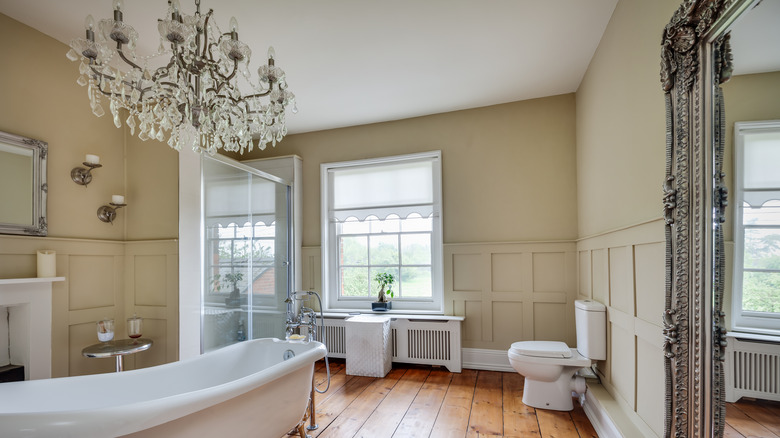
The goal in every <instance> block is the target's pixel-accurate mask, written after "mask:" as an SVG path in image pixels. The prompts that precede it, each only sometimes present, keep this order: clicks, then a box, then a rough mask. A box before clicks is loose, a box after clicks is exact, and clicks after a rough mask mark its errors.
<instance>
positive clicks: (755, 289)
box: [742, 272, 780, 313]
mask: <svg viewBox="0 0 780 438" xmlns="http://www.w3.org/2000/svg"><path fill="white" fill-rule="evenodd" d="M742 309H743V310H752V311H755V312H772V313H780V273H777V272H745V273H744V277H743V281H742Z"/></svg>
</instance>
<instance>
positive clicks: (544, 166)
mask: <svg viewBox="0 0 780 438" xmlns="http://www.w3.org/2000/svg"><path fill="white" fill-rule="evenodd" d="M302 110H305V109H302ZM290 117H294V115H293V116H290ZM574 140H575V137H574V95H572V94H566V95H561V96H554V97H547V98H543V99H534V100H527V101H522V102H514V103H509V104H504V105H495V106H490V107H485V108H477V109H471V110H465V111H456V112H451V113H446V114H436V115H432V116H426V117H418V118H413V119H406V120H400V121H395V122H386V123H378V124H372V125H363V126H356V127H351V128H343V129H334V130H329V131H319V132H312V133H306V134H298V135H290V136H288V137H287V138H285V139H284V141H283V142H282V143H281V144H279V145H277V146H276V148H271V147H268V148H267V149H266V150H265V151H257V150H256V151H254V152H253V153H251V154H248V155H246V154H245V156H244V157H242V159H253V158H267V157H272V156H282V155H290V154H296V155H299V156H301V157H302V158H303V181H304V183H303V245H304V246H318V245H319V244H320V222H319V221H320V184H319V180H320V164H321V163H328V162H337V161H348V160H358V159H363V158H371V157H382V156H390V155H399V154H408V153H413V152H422V151H431V150H441V151H442V174H443V176H442V180H443V181H442V184H443V190H442V192H443V197H444V199H443V203H444V214H443V227H444V229H443V232H444V243H475V242H514V241H539V240H566V239H574V238H576V236H577V219H576V218H577V209H576V190H577V189H576V178H575V174H576V169H575V163H576V153H575V149H574ZM499 213H500V214H499Z"/></svg>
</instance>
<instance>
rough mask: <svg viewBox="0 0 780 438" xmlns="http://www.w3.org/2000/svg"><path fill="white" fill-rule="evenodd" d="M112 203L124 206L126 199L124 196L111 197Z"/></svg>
mask: <svg viewBox="0 0 780 438" xmlns="http://www.w3.org/2000/svg"><path fill="white" fill-rule="evenodd" d="M111 203H112V204H124V203H125V197H124V196H122V195H111Z"/></svg>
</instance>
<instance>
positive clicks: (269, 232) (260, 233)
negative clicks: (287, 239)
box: [255, 223, 276, 237]
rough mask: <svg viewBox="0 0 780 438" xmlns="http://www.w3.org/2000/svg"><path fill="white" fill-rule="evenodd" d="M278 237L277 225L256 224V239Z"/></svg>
mask: <svg viewBox="0 0 780 438" xmlns="http://www.w3.org/2000/svg"><path fill="white" fill-rule="evenodd" d="M275 235H276V223H272V224H271V225H266V224H264V223H258V224H255V237H274V236H275Z"/></svg>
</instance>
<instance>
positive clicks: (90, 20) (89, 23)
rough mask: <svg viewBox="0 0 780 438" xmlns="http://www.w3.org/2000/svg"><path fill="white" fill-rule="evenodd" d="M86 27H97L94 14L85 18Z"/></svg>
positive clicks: (91, 28)
mask: <svg viewBox="0 0 780 438" xmlns="http://www.w3.org/2000/svg"><path fill="white" fill-rule="evenodd" d="M84 28H85V29H87V30H94V29H95V19H94V18H92V15H91V14H90V15H87V19H86V20H84Z"/></svg>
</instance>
